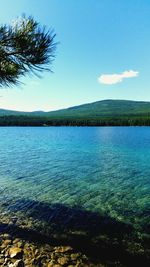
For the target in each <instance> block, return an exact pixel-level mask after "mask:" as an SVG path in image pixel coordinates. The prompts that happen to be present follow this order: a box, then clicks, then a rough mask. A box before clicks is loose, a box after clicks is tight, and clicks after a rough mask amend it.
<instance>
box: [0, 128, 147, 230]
mask: <svg viewBox="0 0 150 267" xmlns="http://www.w3.org/2000/svg"><path fill="white" fill-rule="evenodd" d="M149 197H150V127H36V128H34V127H1V128H0V208H1V211H3V213H4V214H11V213H12V214H15V215H16V216H24V218H28V217H30V218H31V217H32V218H33V219H35V220H37V221H40V222H41V223H44V222H45V223H47V222H50V221H52V222H53V220H54V218H57V220H58V218H59V220H61V226H62V225H63V224H64V225H67V223H68V224H69V222H70V223H71V220H72V218H73V212H74V211H75V213H76V218H77V217H78V216H79V214H81V211H82V212H83V216H81V219H82V222H81V221H80V222H79V223H80V224H82V223H83V222H84V215H85V217H86V215H87V214H88V216H89V214H100V215H102V216H107V217H108V218H112V219H114V220H115V221H119V222H123V223H124V222H125V223H127V224H128V223H129V224H132V225H133V226H134V227H135V229H137V230H138V231H141V232H143V233H144V232H146V233H147V232H148V225H149V214H150V213H149V211H150V209H149V207H150V205H149V204H150V198H149ZM79 219H80V216H79ZM88 221H89V220H88Z"/></svg>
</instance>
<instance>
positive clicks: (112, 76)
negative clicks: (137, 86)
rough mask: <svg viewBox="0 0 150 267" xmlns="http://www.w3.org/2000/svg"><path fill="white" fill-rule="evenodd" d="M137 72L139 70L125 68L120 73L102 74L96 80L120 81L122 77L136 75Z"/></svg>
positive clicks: (101, 81)
mask: <svg viewBox="0 0 150 267" xmlns="http://www.w3.org/2000/svg"><path fill="white" fill-rule="evenodd" d="M138 74H139V72H138V71H134V70H126V71H124V72H122V73H120V74H117V73H115V74H102V75H101V76H100V77H99V78H98V82H99V83H103V84H116V83H121V82H122V81H123V79H126V78H133V77H137V76H138Z"/></svg>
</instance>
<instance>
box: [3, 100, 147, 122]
mask: <svg viewBox="0 0 150 267" xmlns="http://www.w3.org/2000/svg"><path fill="white" fill-rule="evenodd" d="M138 125H139V126H149V125H150V102H143V101H127V100H103V101H98V102H95V103H90V104H84V105H80V106H76V107H71V108H67V109H63V110H58V111H51V112H43V111H35V112H19V111H11V110H3V109H1V110H0V126H138Z"/></svg>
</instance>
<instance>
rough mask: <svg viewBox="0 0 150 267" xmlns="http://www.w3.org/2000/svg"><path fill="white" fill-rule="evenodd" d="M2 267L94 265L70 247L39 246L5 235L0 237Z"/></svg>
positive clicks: (0, 264)
mask: <svg viewBox="0 0 150 267" xmlns="http://www.w3.org/2000/svg"><path fill="white" fill-rule="evenodd" d="M0 266H7V267H24V266H25V267H31V266H32V267H42V266H43V267H44V266H45V267H61V266H64V267H65V266H68V267H73V266H76V267H77V266H93V264H91V263H90V262H89V261H88V259H87V257H86V256H85V255H82V254H81V253H77V252H75V251H74V250H73V249H72V248H71V247H70V246H58V247H52V246H50V245H49V244H45V245H43V246H38V245H37V244H34V243H31V242H27V241H26V240H23V239H20V238H15V239H13V237H12V236H11V235H10V234H7V233H5V234H1V235H0ZM99 266H100V265H99ZM101 266H102V265H101Z"/></svg>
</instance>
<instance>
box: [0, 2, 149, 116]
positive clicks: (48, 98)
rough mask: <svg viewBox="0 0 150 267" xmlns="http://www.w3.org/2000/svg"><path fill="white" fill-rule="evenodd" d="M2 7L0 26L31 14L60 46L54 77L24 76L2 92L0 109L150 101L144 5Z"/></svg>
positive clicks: (146, 10)
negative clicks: (18, 82) (104, 100)
mask: <svg viewBox="0 0 150 267" xmlns="http://www.w3.org/2000/svg"><path fill="white" fill-rule="evenodd" d="M1 2H2V3H1V8H0V23H1V24H3V23H9V22H11V21H12V20H13V19H16V17H18V16H20V15H21V14H23V13H25V14H26V15H27V16H28V15H32V16H33V17H34V18H35V19H36V20H37V21H39V23H40V24H41V25H46V26H47V27H48V28H50V27H52V28H54V29H55V32H56V33H57V37H56V41H59V42H60V44H59V45H58V47H57V52H56V59H55V61H54V63H53V67H52V69H53V71H54V73H53V74H51V73H43V75H42V79H38V78H37V77H25V78H24V79H22V81H23V82H24V85H21V86H19V87H13V88H11V89H8V88H3V89H1V90H0V96H1V97H0V108H7V109H15V110H29V111H31V110H55V109H60V108H64V107H69V106H74V105H79V104H82V103H87V102H94V101H99V100H102V99H131V100H146V101H150V79H149V77H150V1H149V0H122V1H120V0H38V1H37V0H32V1H31V0H21V1H20V0H13V1H12V0H7V1H1ZM106 75H107V76H106ZM112 75H113V76H112Z"/></svg>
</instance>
